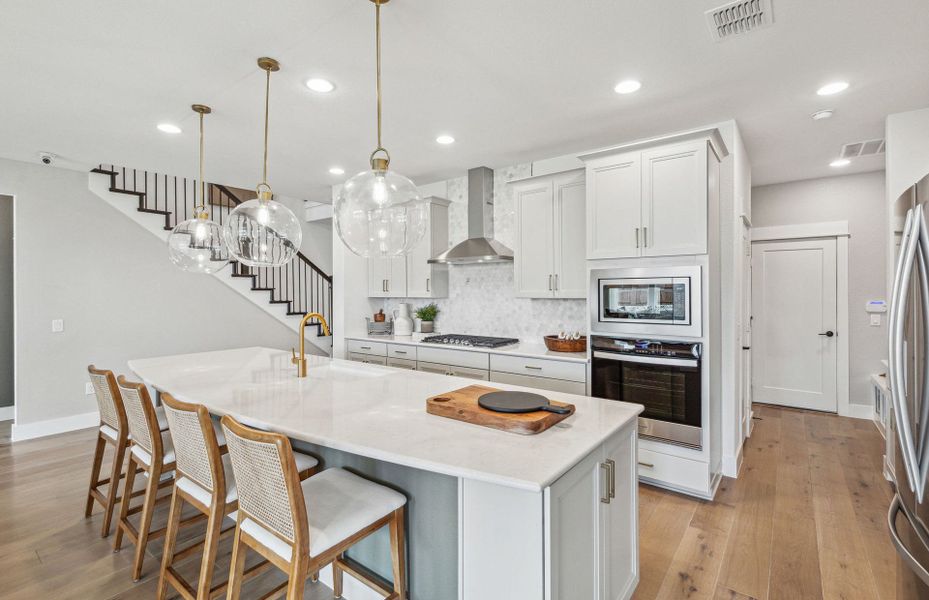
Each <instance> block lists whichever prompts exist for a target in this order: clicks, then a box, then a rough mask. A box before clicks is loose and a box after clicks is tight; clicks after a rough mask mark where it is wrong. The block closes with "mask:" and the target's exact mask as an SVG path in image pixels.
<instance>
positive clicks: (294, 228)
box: [223, 57, 303, 267]
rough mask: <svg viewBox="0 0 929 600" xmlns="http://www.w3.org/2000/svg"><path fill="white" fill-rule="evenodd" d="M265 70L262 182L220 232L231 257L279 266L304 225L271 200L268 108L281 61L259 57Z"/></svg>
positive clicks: (293, 250)
mask: <svg viewBox="0 0 929 600" xmlns="http://www.w3.org/2000/svg"><path fill="white" fill-rule="evenodd" d="M258 66H259V67H260V68H261V69H262V70H263V71H265V73H266V78H265V124H264V127H265V137H264V163H263V165H262V171H261V183H259V184H258V186H257V187H256V188H255V191H256V192H257V196H258V197H257V198H253V199H251V200H248V201H246V202H243V203H242V204H240V205H238V206H237V207H235V209H234V210H233V211H232V212H231V213H229V217H228V218H227V220H226V224H225V226H224V227H223V235H224V237H225V240H226V245H227V246H228V247H229V254H231V255H232V258H234V259H235V260H237V261H239V262H240V263H242V264H244V265H247V266H249V267H282V266H284V265H286V264H287V263H289V262H290V261H291V260H292V259H293V257H294V256H295V255H296V254H297V251H298V250H300V244H301V243H302V242H303V228H302V227H301V226H300V221H298V220H297V217H296V215H294V213H293V211H291V210H290V209H289V208H287V207H286V206H284V205H283V204H281V203H280V202H275V201H274V200H272V197H273V193H272V191H271V185H270V184H268V111H269V105H270V97H271V72H272V71H278V70H280V68H281V65H280V64H279V63H278V62H277V61H276V60H274V59H273V58H267V57H262V58H259V59H258Z"/></svg>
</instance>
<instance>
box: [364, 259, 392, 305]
mask: <svg viewBox="0 0 929 600" xmlns="http://www.w3.org/2000/svg"><path fill="white" fill-rule="evenodd" d="M390 261H391V259H389V258H382V257H372V258H369V259H367V262H368V296H369V297H371V298H385V297H387V296H388V292H387V284H388V282H389V281H390Z"/></svg>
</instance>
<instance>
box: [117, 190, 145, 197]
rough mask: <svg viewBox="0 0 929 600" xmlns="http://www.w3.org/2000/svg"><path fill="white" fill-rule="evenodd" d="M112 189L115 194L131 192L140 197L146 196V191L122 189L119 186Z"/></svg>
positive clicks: (131, 194) (132, 194)
mask: <svg viewBox="0 0 929 600" xmlns="http://www.w3.org/2000/svg"><path fill="white" fill-rule="evenodd" d="M110 191H111V192H113V193H114V194H129V195H130V196H139V197H140V198H142V197H144V196H145V192H136V191H133V190H121V189H119V188H112V187H111V188H110Z"/></svg>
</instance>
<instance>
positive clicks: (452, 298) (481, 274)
mask: <svg viewBox="0 0 929 600" xmlns="http://www.w3.org/2000/svg"><path fill="white" fill-rule="evenodd" d="M529 175H531V165H529V164H524V165H515V166H512V167H504V168H501V169H495V170H494V237H495V238H496V239H497V240H499V241H500V242H501V243H503V244H505V245H507V246H508V247H510V248H513V247H514V245H515V240H516V205H515V201H514V198H513V193H512V188H511V186H508V185H507V182H509V181H511V180H512V179H518V178H520V177H528V176H529ZM446 187H447V190H448V193H447V196H446V198H448V200H449V201H450V202H451V205H449V210H448V220H449V241H450V244H449V245H450V246H454V245H455V244H457V243H458V242H461V241H463V240H465V239H466V238H467V237H468V178H467V177H457V178H455V179H449V180H448V181H447V182H446ZM448 288H449V297H448V298H441V299H438V300H436V301H435V303H436V304H437V305H438V306H439V317H438V319H437V321H436V327H437V329H438V331H440V332H442V333H464V334H472V335H493V336H503V337H515V338H520V339H522V340H527V341H531V340H536V341H541V337H542V336H543V335H546V334H551V333H558V332H559V331H562V330H567V331H581V332H586V331H587V303H586V301H584V300H554V299H534V298H517V297H516V296H515V286H514V282H513V265H512V264H511V263H501V264H489V265H479V264H476V265H458V266H450V267H449V276H448ZM400 302H408V303H410V304H411V305H412V306H413V308H414V309H415V308H416V307H418V306H422V305H424V304H428V303H429V300H426V299H423V298H387V299H385V300H384V312H386V313H388V314H392V311H393V309H394V308H396V306H397V304H399V303H400Z"/></svg>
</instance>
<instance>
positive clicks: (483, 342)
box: [423, 333, 519, 348]
mask: <svg viewBox="0 0 929 600" xmlns="http://www.w3.org/2000/svg"><path fill="white" fill-rule="evenodd" d="M423 342H425V343H428V344H446V345H448V346H473V347H475V348H500V347H501V346H511V345H513V344H518V343H519V340H518V339H516V338H501V337H485V336H480V335H462V334H460V333H449V334H445V335H430V336H429V337H425V338H423Z"/></svg>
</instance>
